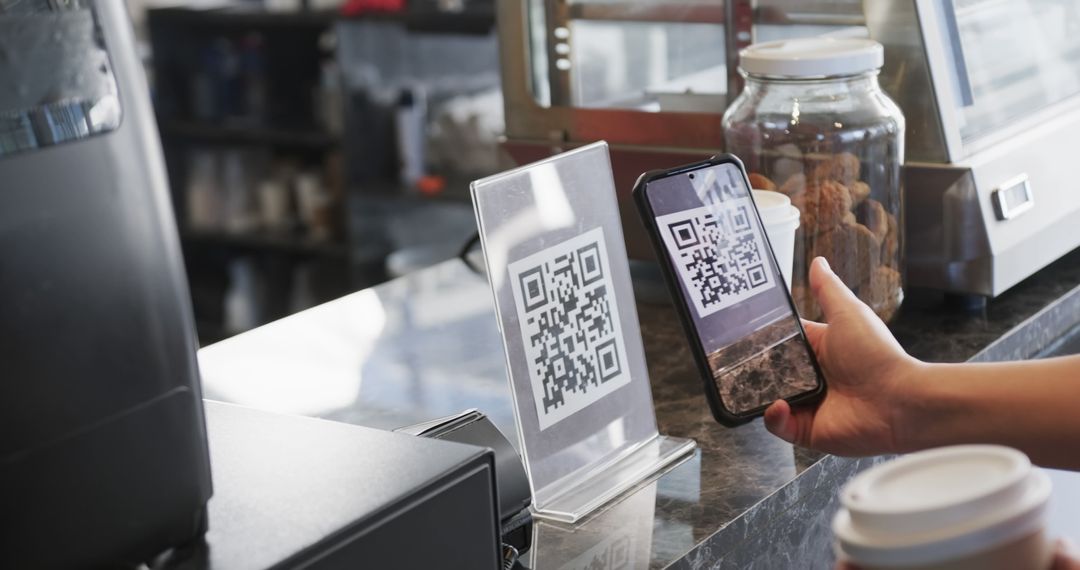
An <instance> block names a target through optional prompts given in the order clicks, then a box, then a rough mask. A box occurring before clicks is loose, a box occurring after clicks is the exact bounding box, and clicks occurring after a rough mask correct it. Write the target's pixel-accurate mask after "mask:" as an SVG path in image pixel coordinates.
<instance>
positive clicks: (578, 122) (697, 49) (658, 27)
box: [497, 0, 866, 259]
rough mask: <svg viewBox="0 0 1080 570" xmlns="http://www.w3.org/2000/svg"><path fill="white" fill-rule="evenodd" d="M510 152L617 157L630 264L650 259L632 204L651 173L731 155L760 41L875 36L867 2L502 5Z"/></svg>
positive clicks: (676, 0)
mask: <svg viewBox="0 0 1080 570" xmlns="http://www.w3.org/2000/svg"><path fill="white" fill-rule="evenodd" d="M497 8H498V10H497V11H498V15H499V41H500V51H501V53H500V57H501V66H502V82H503V97H504V104H505V108H506V135H507V142H506V143H505V145H504V147H505V149H506V150H507V151H508V152H509V153H510V155H511V156H512V157H513V158H514V159H515V161H516V162H518V163H519V164H524V163H528V162H532V161H535V160H538V159H540V158H543V157H545V156H550V155H552V154H555V153H556V152H559V151H561V150H565V149H567V148H570V147H574V146H578V145H581V144H586V143H590V142H593V141H597V140H606V141H607V142H608V143H610V145H611V152H612V162H613V167H614V169H615V180H616V186H617V188H618V190H619V193H620V197H619V198H620V199H619V202H620V208H621V209H622V213H623V221H624V225H625V227H626V228H627V231H626V240H627V246H628V249H629V252H630V256H631V258H637V259H651V258H652V257H653V253H652V247H651V246H650V245H649V243H648V239H647V238H646V236H645V234H644V232H643V230H641V229H640V224H639V223H638V221H637V214H636V213H635V212H634V211H633V206H632V204H630V200H629V194H630V189H631V187H632V186H633V182H634V180H635V179H636V178H637V176H638V175H640V174H641V172H643V171H644V170H647V169H650V168H661V167H670V166H672V165H675V164H679V163H681V162H691V161H695V160H699V159H701V158H702V157H706V156H710V155H712V154H715V153H716V152H718V151H720V150H722V147H723V134H722V131H721V125H720V122H721V121H720V119H721V116H722V115H723V112H724V109H725V108H726V107H727V104H728V103H729V102H730V99H731V98H733V97H729V94H737V93H738V92H739V91H740V90H741V88H742V83H741V80H740V79H739V76H738V74H737V73H735V67H736V62H737V57H738V50H739V49H740V48H742V47H745V46H747V45H750V44H751V43H752V42H754V41H762V40H769V39H778V38H785V37H802V36H813V35H819V34H823V33H832V34H849V35H862V36H865V35H866V28H865V26H863V23H864V17H863V12H862V5H861V3H860V1H859V0H832V1H825V0H812V1H797V0H759V1H756V2H752V1H751V0H730V1H728V2H718V1H716V0H565V1H553V0H525V1H522V0H500V1H499V3H498V5H497Z"/></svg>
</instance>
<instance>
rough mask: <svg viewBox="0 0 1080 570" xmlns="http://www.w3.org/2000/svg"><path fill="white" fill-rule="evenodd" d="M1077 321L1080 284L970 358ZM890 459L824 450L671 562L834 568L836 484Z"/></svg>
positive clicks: (1052, 334)
mask: <svg viewBox="0 0 1080 570" xmlns="http://www.w3.org/2000/svg"><path fill="white" fill-rule="evenodd" d="M1078 322H1080V286H1077V287H1074V288H1073V289H1071V290H1070V291H1069V292H1067V293H1065V294H1064V295H1062V296H1061V297H1059V298H1058V299H1056V300H1055V301H1052V302H1051V303H1050V304H1048V305H1047V306H1046V307H1044V308H1043V309H1041V310H1039V311H1038V312H1037V313H1035V314H1034V315H1032V316H1031V317H1029V318H1028V319H1026V320H1024V321H1023V322H1021V323H1020V324H1019V325H1017V326H1015V327H1013V328H1012V329H1010V330H1009V331H1008V332H1007V333H1005V334H1004V335H1002V336H1001V337H1000V338H999V339H998V340H996V341H994V342H992V343H991V344H989V345H988V346H986V347H985V348H983V349H982V350H980V351H979V352H978V353H976V354H975V355H974V356H972V357H971V358H970V359H969V361H972V362H998V361H1005V360H1019V359H1025V358H1030V357H1032V356H1034V355H1037V354H1038V353H1039V352H1041V351H1043V350H1045V349H1046V348H1047V347H1048V346H1049V345H1050V344H1051V343H1053V341H1054V340H1056V339H1057V338H1059V337H1061V336H1062V335H1063V334H1065V333H1066V332H1068V331H1069V330H1071V329H1073V328H1074V327H1076V326H1077V325H1078ZM887 459H889V457H863V458H846V457H837V456H826V457H824V458H823V459H822V460H821V461H818V462H817V463H815V464H814V465H812V466H810V467H809V468H807V469H806V470H805V471H803V472H802V473H800V474H799V475H798V476H797V477H796V478H795V479H793V480H792V481H791V483H789V484H787V485H785V486H784V487H782V488H781V489H779V490H777V491H776V492H775V493H773V494H772V495H769V496H768V497H765V498H764V499H762V500H761V501H760V502H759V503H758V504H757V505H755V506H754V507H752V508H750V509H748V510H747V511H746V512H745V513H744V514H743V515H741V516H740V517H738V518H736V519H735V520H733V521H732V522H731V523H729V524H727V525H725V526H724V527H722V528H720V529H719V530H717V531H716V532H715V533H713V534H712V535H710V536H709V537H707V538H705V539H704V540H702V541H701V542H700V543H699V544H698V545H697V546H696V547H694V548H693V549H691V550H690V551H689V552H688V553H687V554H686V555H684V556H683V557H682V558H681V559H679V560H678V561H676V562H674V563H672V564H670V565H669V566H668V568H670V569H673V570H705V569H709V570H713V569H728V568H731V569H736V568H738V569H742V568H751V567H761V568H832V567H833V566H834V564H835V560H834V559H833V557H832V556H831V555H830V556H828V557H827V558H826V559H822V558H821V551H822V545H826V544H831V543H832V530H831V523H832V515H833V513H835V512H836V510H837V508H838V507H839V505H838V500H837V492H838V490H839V488H840V487H841V486H842V485H843V484H844V482H846V481H847V480H848V479H850V478H851V477H853V476H854V475H855V474H856V473H858V472H860V471H862V470H864V469H867V468H869V467H870V466H872V465H874V464H876V463H880V462H883V461H885V460H887ZM829 552H830V554H831V552H832V551H831V549H830V550H829Z"/></svg>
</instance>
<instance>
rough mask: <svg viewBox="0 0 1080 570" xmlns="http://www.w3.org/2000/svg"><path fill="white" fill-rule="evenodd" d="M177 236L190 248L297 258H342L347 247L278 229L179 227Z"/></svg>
mask: <svg viewBox="0 0 1080 570" xmlns="http://www.w3.org/2000/svg"><path fill="white" fill-rule="evenodd" d="M180 239H181V241H182V242H183V243H184V244H185V245H189V246H192V247H213V248H229V249H234V250H236V251H239V252H255V253H281V254H285V255H292V256H298V257H305V256H306V257H313V256H318V257H325V258H331V259H333V258H340V259H344V258H346V257H347V256H348V255H349V248H348V247H346V245H345V244H344V243H336V242H333V241H328V240H318V239H312V238H307V237H303V236H297V235H294V234H288V233H280V232H244V233H237V232H226V231H217V230H201V229H199V230H195V229H182V230H181V231H180Z"/></svg>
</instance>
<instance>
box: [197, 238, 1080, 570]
mask: <svg viewBox="0 0 1080 570" xmlns="http://www.w3.org/2000/svg"><path fill="white" fill-rule="evenodd" d="M1077 284H1080V254H1078V253H1077V252H1074V253H1073V254H1070V255H1069V256H1067V257H1066V258H1065V259H1063V260H1062V261H1059V262H1057V263H1055V264H1054V265H1052V266H1051V267H1049V268H1047V269H1045V270H1043V272H1040V273H1039V274H1037V275H1036V276H1035V277H1033V278H1031V279H1029V280H1028V281H1026V282H1025V283H1022V284H1021V285H1020V286H1018V287H1017V288H1015V289H1014V290H1013V291H1010V292H1009V293H1006V294H1005V295H1004V296H1002V297H1001V298H999V299H997V300H995V301H993V302H991V304H990V305H989V307H988V308H987V309H986V310H984V311H982V312H975V313H972V312H964V311H959V310H953V309H949V308H948V306H947V305H946V304H945V303H943V302H942V300H941V298H940V295H935V294H930V293H926V294H918V293H916V294H914V295H912V296H911V297H910V298H909V302H908V303H907V304H906V305H905V307H904V309H903V310H902V311H901V314H900V316H899V318H898V319H897V321H896V322H895V323H894V325H893V328H894V330H895V331H896V332H897V334H898V336H899V338H900V339H901V341H902V342H903V343H904V345H905V346H906V347H908V348H909V350H912V351H913V353H914V354H916V355H917V356H919V357H921V358H925V359H929V360H947V361H963V360H967V359H970V358H972V357H973V356H976V353H979V351H983V355H984V356H983V357H984V358H989V357H987V356H985V354H986V353H987V351H988V350H991V349H993V347H994V346H995V344H1005V345H1007V344H1009V343H1010V342H1011V343H1014V344H1015V343H1018V342H1019V340H1017V339H1021V338H1025V339H1029V340H1027V341H1025V342H1026V345H1025V347H1026V348H1025V350H1027V349H1030V350H1031V352H1030V353H1029V354H1033V353H1034V352H1037V351H1038V350H1040V349H1041V348H1042V347H1034V348H1032V347H1033V346H1034V344H1037V343H1036V341H1035V340H1030V339H1040V338H1043V337H1045V336H1047V334H1048V333H1044V334H1043V335H1038V334H1033V333H1031V331H1032V330H1034V329H1035V328H1040V327H1042V328H1045V329H1046V330H1050V329H1053V330H1057V329H1058V328H1061V327H1065V326H1066V325H1068V323H1069V322H1070V320H1071V321H1072V322H1075V321H1080V314H1077V311H1076V310H1075V308H1076V307H1075V305H1076V304H1077V302H1078V301H1080V289H1077V290H1074V287H1076V286H1077ZM1070 303H1071V304H1070ZM1054 307H1057V309H1054ZM638 311H639V315H640V319H641V329H642V336H643V339H644V342H645V349H646V356H647V359H648V364H649V374H650V380H651V382H652V386H653V396H654V400H655V405H656V413H657V419H658V422H659V425H660V430H661V432H662V433H665V434H670V435H676V436H682V437H691V438H694V439H695V440H696V441H697V442H698V445H699V449H698V450H697V451H696V452H695V454H694V455H693V456H692V457H691V458H690V459H689V460H688V461H686V462H684V463H682V464H680V465H678V466H676V467H674V468H673V469H671V470H669V471H668V472H667V473H665V474H664V475H663V476H661V477H659V478H658V479H656V480H654V481H652V482H649V483H647V484H645V485H643V486H641V487H639V488H638V489H637V490H635V491H633V492H631V493H628V494H627V495H626V496H624V497H623V498H622V499H621V500H618V501H616V502H614V503H612V504H611V505H609V506H607V507H606V508H605V509H604V510H603V511H602V512H601V513H599V514H598V515H595V516H593V517H592V518H590V519H587V520H586V521H584V522H583V523H581V524H579V525H577V526H565V525H560V524H553V523H546V522H539V523H538V524H537V529H536V535H535V546H534V549H533V552H532V554H531V555H530V564H531V567H533V568H556V569H561V568H623V567H625V568H645V567H649V568H663V567H668V566H672V567H677V568H728V567H731V568H743V567H748V566H759V567H763V568H783V567H800V568H807V567H811V568H818V567H822V568H825V567H830V566H831V565H832V563H833V559H832V553H831V548H830V533H829V529H828V523H829V520H830V518H831V516H832V513H833V512H835V509H836V507H837V505H836V501H835V497H836V493H837V491H838V488H839V486H840V485H842V484H843V482H844V481H846V480H847V479H848V478H850V477H851V476H852V475H853V474H854V473H856V472H858V471H859V470H861V469H864V468H865V467H867V466H869V465H871V464H873V463H874V462H875V461H876V459H874V458H864V459H858V460H855V459H846V458H838V457H832V456H827V457H821V456H819V455H817V454H815V453H811V452H807V451H805V450H796V449H793V448H792V446H790V445H788V444H786V443H784V442H782V441H780V440H778V439H776V438H774V437H772V436H771V435H769V434H768V433H767V432H766V431H765V429H764V427H763V426H762V424H761V422H760V421H757V422H754V423H751V424H749V425H746V426H743V427H740V428H737V429H725V428H723V427H721V426H719V425H718V424H716V423H715V422H714V421H713V420H712V419H711V416H710V414H709V411H708V407H707V405H706V402H705V399H704V396H703V394H702V393H701V388H700V381H699V380H698V378H697V377H696V372H695V370H694V368H693V365H692V363H691V358H690V355H689V352H688V350H687V349H686V346H685V339H684V337H683V336H682V333H681V329H680V328H679V325H678V322H677V320H676V317H675V314H674V311H673V309H672V307H670V306H669V305H665V304H651V303H639V306H638ZM1040 315H1041V317H1040ZM1036 317H1038V318H1036ZM1040 323H1041V324H1040ZM1046 323H1050V324H1046ZM1019 324H1024V325H1025V327H1026V328H1024V330H1026V331H1027V332H1026V333H1024V334H1020V333H1018V332H1017V329H1016V328H1015V327H1017V325H1019ZM496 327H497V325H496V320H495V315H494V311H493V307H492V296H491V291H490V289H489V287H488V285H487V282H486V281H485V279H484V278H483V277H482V276H479V275H477V274H474V273H472V272H471V271H470V270H469V269H467V268H466V267H465V266H464V265H463V264H462V263H460V262H458V261H456V260H454V261H448V262H445V263H443V264H441V265H438V266H435V267H433V268H430V269H427V270H423V271H420V272H417V273H414V274H411V275H408V276H406V277H404V278H401V279H398V280H395V281H392V282H389V283H386V284H383V285H380V286H378V287H375V288H373V289H368V290H364V291H360V292H357V293H354V294H352V295H349V296H347V297H344V298H341V299H338V300H336V301H332V302H330V303H327V304H325V305H321V306H319V307H316V308H313V309H310V310H308V311H305V312H303V313H300V314H297V315H294V316H292V317H288V318H286V319H283V320H280V321H277V322H275V323H271V324H269V325H266V326H264V327H261V328H259V329H256V330H253V331H251V332H248V333H245V334H242V335H239V336H237V337H234V338H231V339H228V340H225V341H223V342H220V343H218V344H215V345H212V346H208V347H206V348H204V349H203V350H202V351H200V353H199V360H200V366H201V369H202V375H203V385H204V393H205V395H206V397H207V398H208V399H213V400H221V401H226V402H232V403H237V404H242V405H247V406H252V407H256V408H261V409H267V410H272V411H277V412H284V413H290V414H297V415H303V416H313V417H320V418H325V419H331V420H337V421H342V422H346V423H352V424H358V425H365V426H371V427H380V428H395V427H399V426H402V425H407V424H410V423H415V422H418V421H422V420H426V419H431V418H434V417H438V416H442V415H447V414H450V413H454V412H458V411H461V410H463V409H466V408H478V409H480V410H481V411H483V412H484V413H486V414H487V415H488V416H490V417H491V418H492V419H493V421H494V422H495V424H496V425H497V426H499V428H500V429H502V430H504V432H505V433H507V435H508V436H509V437H510V438H511V440H512V441H515V442H516V436H515V430H514V425H513V415H512V412H511V404H510V394H509V389H508V386H507V383H506V379H505V376H504V374H505V372H504V370H505V363H504V357H503V349H502V346H501V341H500V338H499V334H498V330H497V328H496ZM1010 331H1012V332H1010ZM1060 334H1061V333H1058V336H1060ZM1024 335H1027V336H1024ZM1043 340H1047V341H1049V340H1052V339H1043ZM988 347H990V348H988ZM991 359H993V358H991ZM1062 476H1063V477H1066V478H1067V479H1069V480H1071V477H1072V474H1064V475H1062ZM1055 482H1057V481H1055ZM1078 488H1080V487H1078ZM1074 495H1075V493H1074ZM1077 537H1078V538H1080V533H1078V535H1077ZM620 564H623V565H622V566H620Z"/></svg>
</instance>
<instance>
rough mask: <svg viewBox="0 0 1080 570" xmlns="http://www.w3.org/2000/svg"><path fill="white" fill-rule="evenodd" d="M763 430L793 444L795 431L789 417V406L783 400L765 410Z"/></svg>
mask: <svg viewBox="0 0 1080 570" xmlns="http://www.w3.org/2000/svg"><path fill="white" fill-rule="evenodd" d="M765 429H767V430H769V432H770V433H772V434H773V435H775V436H776V437H778V438H780V439H782V440H784V441H786V442H788V443H795V436H796V430H795V422H794V420H793V418H792V417H791V405H790V404H788V403H787V402H786V401H784V400H777V401H775V402H773V403H772V405H771V406H769V407H768V408H765Z"/></svg>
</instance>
